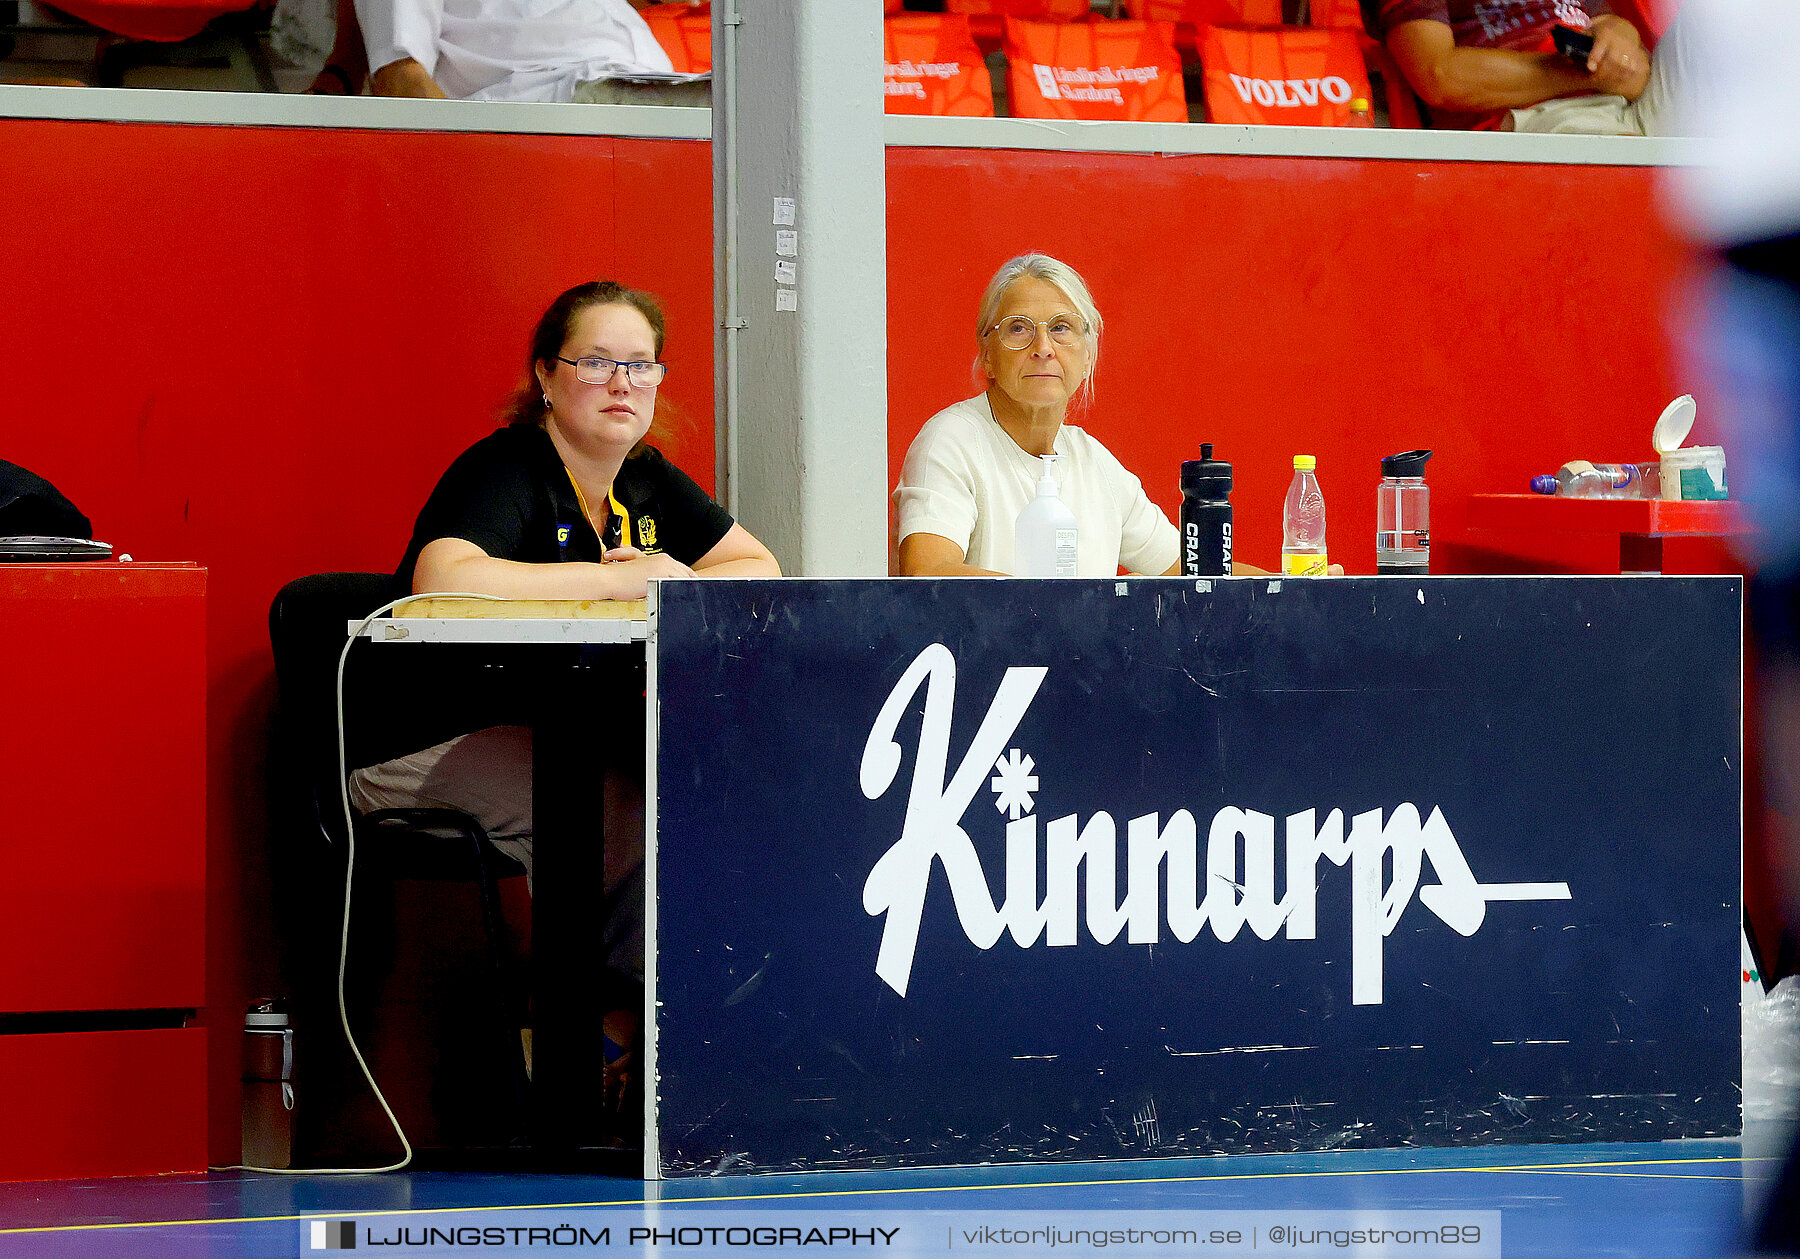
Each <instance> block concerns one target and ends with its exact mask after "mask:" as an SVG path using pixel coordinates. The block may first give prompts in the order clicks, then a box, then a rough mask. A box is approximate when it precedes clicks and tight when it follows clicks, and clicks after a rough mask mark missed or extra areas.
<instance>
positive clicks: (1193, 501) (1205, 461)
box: [1181, 442, 1231, 577]
mask: <svg viewBox="0 0 1800 1259" xmlns="http://www.w3.org/2000/svg"><path fill="white" fill-rule="evenodd" d="M1212 452H1213V448H1212V443H1211V442H1201V443H1200V457H1199V458H1198V459H1189V460H1187V461H1185V462H1184V463H1183V464H1182V465H1181V571H1182V572H1183V573H1185V574H1187V575H1188V576H1189V577H1227V576H1229V575H1230V574H1231V503H1230V502H1229V501H1228V500H1227V498H1226V495H1228V494H1230V493H1231V465H1230V464H1228V463H1221V462H1219V461H1218V460H1217V459H1214V458H1213V457H1212Z"/></svg>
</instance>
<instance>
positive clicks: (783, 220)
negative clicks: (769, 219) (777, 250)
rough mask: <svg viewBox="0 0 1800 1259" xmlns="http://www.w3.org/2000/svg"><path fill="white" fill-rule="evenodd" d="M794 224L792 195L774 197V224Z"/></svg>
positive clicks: (787, 225) (784, 225)
mask: <svg viewBox="0 0 1800 1259" xmlns="http://www.w3.org/2000/svg"><path fill="white" fill-rule="evenodd" d="M793 225H794V199H793V198H792V197H776V198H775V226H776V227H792V226H793Z"/></svg>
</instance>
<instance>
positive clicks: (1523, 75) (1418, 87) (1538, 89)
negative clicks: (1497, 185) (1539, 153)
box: [1386, 15, 1650, 113]
mask: <svg viewBox="0 0 1800 1259" xmlns="http://www.w3.org/2000/svg"><path fill="white" fill-rule="evenodd" d="M1621 28H1623V29H1621ZM1593 33H1594V53H1593V55H1592V56H1590V57H1589V59H1588V64H1589V65H1590V66H1592V67H1593V69H1592V70H1588V69H1583V68H1582V67H1581V66H1578V65H1576V64H1575V63H1574V62H1572V61H1570V60H1568V58H1566V57H1564V56H1562V54H1560V53H1554V52H1549V53H1538V52H1520V51H1515V50H1512V49H1507V48H1458V47H1457V46H1456V40H1455V37H1454V35H1453V34H1452V33H1451V29H1450V27H1449V25H1448V24H1446V23H1444V22H1437V21H1431V20H1429V19H1422V20H1418V21H1411V22H1400V23H1397V24H1396V25H1395V26H1393V27H1392V28H1390V29H1389V31H1388V33H1387V41H1386V42H1387V48H1388V51H1389V52H1390V53H1392V54H1393V57H1394V61H1395V62H1396V63H1397V64H1398V65H1399V67H1400V71H1401V73H1402V74H1404V75H1405V76H1406V81H1407V82H1408V83H1410V84H1411V85H1412V88H1413V91H1415V92H1417V93H1418V94H1419V95H1420V96H1421V97H1422V98H1423V99H1424V101H1425V103H1426V104H1427V105H1429V106H1431V107H1432V108H1433V109H1447V110H1451V111H1454V112H1457V113H1482V112H1485V111H1489V110H1496V109H1523V108H1526V107H1527V106H1531V105H1537V104H1540V103H1542V102H1543V101H1547V100H1550V99H1552V98H1553V97H1558V96H1582V95H1586V94H1589V93H1594V92H1607V93H1614V94H1616V95H1619V96H1623V97H1625V98H1626V99H1627V100H1635V99H1637V97H1638V95H1639V94H1640V93H1642V92H1643V90H1644V85H1645V84H1646V83H1648V82H1649V79H1650V58H1649V55H1648V54H1646V53H1645V52H1644V49H1643V45H1642V43H1641V42H1640V41H1639V40H1638V37H1637V31H1636V29H1635V28H1633V27H1632V25H1631V23H1629V22H1627V21H1625V20H1624V19H1623V18H1619V17H1615V16H1612V15H1606V16H1602V17H1598V18H1595V19H1594V24H1593Z"/></svg>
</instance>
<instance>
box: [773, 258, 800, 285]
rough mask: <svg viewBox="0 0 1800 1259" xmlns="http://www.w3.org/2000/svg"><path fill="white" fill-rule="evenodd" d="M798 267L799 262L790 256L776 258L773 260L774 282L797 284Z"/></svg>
mask: <svg viewBox="0 0 1800 1259" xmlns="http://www.w3.org/2000/svg"><path fill="white" fill-rule="evenodd" d="M799 268H800V264H799V263H797V262H795V261H794V260H793V259H792V258H777V259H776V260H775V283H777V284H798V283H799V282H800V279H799Z"/></svg>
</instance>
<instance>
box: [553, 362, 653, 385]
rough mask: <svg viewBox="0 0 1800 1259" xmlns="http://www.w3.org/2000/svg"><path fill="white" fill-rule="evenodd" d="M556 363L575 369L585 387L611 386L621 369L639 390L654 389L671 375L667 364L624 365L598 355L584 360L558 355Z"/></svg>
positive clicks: (577, 378)
mask: <svg viewBox="0 0 1800 1259" xmlns="http://www.w3.org/2000/svg"><path fill="white" fill-rule="evenodd" d="M556 361H557V362H559V363H567V364H568V365H569V366H570V367H573V368H574V369H575V379H576V380H579V381H580V382H581V383H582V384H584V385H606V384H611V383H612V378H613V373H615V372H617V371H618V370H619V369H620V368H621V367H623V368H624V369H625V379H626V380H629V381H630V382H631V383H632V384H634V385H636V386H637V387H638V388H639V389H653V388H655V387H656V386H657V385H660V384H662V382H663V377H665V376H667V375H668V374H669V365H668V364H667V363H651V362H646V361H645V360H643V359H634V360H632V361H631V362H627V363H622V362H620V361H619V360H618V359H613V358H602V357H601V356H600V355H598V354H589V355H586V356H584V357H582V358H564V357H563V356H562V355H560V354H558V355H557V356H556Z"/></svg>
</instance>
